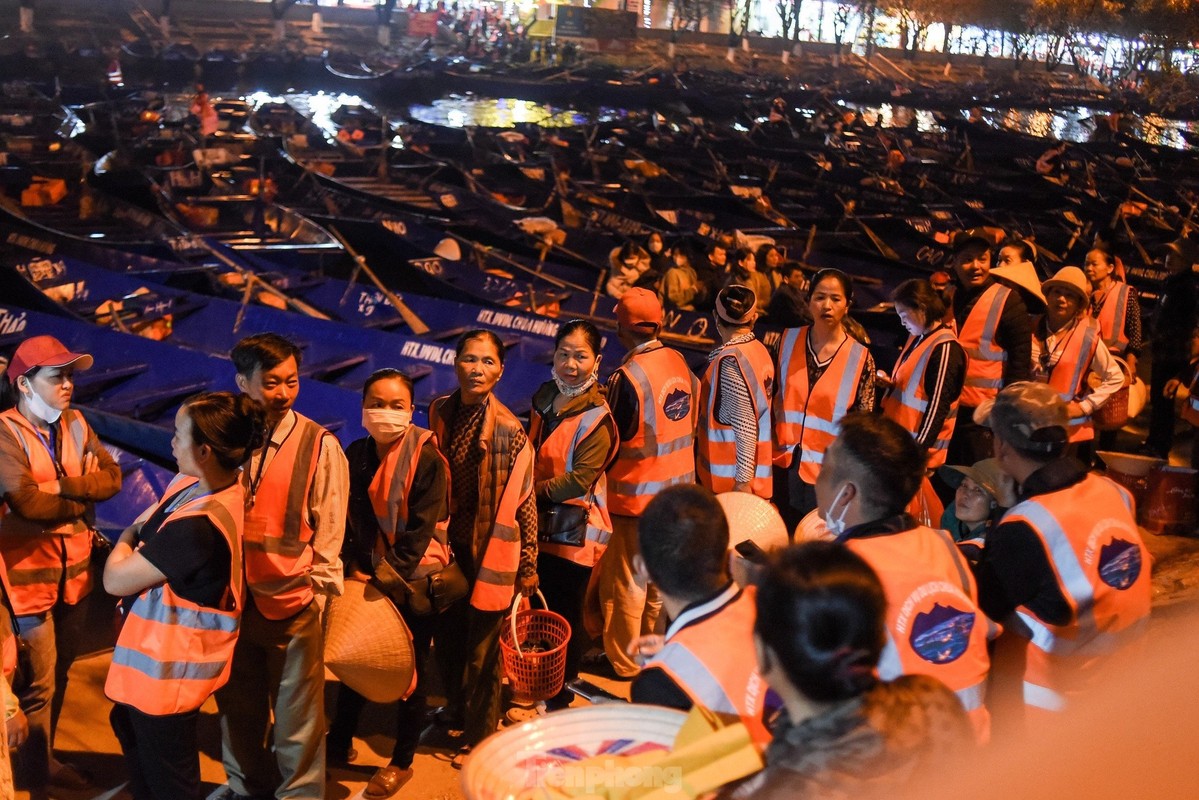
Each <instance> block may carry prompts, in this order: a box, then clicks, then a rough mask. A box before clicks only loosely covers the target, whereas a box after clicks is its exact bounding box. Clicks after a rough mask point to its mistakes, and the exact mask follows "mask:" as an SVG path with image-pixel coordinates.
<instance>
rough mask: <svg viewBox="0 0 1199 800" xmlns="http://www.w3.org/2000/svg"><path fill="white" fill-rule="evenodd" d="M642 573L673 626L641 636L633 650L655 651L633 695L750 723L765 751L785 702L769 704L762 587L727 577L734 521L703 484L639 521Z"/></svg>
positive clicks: (663, 497)
mask: <svg viewBox="0 0 1199 800" xmlns="http://www.w3.org/2000/svg"><path fill="white" fill-rule="evenodd" d="M638 534H639V537H638V538H639V543H640V546H641V552H640V553H639V554H638V555H635V556H633V563H634V564H635V566H636V569H637V570H638V572H641V573H642V574H643V575H644V576H645V577H646V578H647V579H649V580H651V581H653V582H654V583H655V584H656V585H657V586H658V589H659V591H660V592H661V593H662V607H663V608H664V609H665V610H666V613H667V614H668V615H669V616H670V619H671V620H672V621H671V623H670V627H669V628H667V629H666V638H665V641H662V639H661V637H653V636H647V637H642V639H640V640H639V641H638V642H637V643H636V644H635V645H634V648H635V653H638V654H641V653H653V655H652V657H651V658H650V659H649V660H648V661H647V662H646V664H645V668H644V669H643V670H642V671H641V674H640V675H638V676H637V677H636V678H635V679H634V680H633V685H632V692H631V699H632V701H633V702H634V703H649V704H653V705H661V706H668V707H671V708H680V709H683V710H687V709H690V708H691V707H692V706H694V705H699V706H702V707H703V708H706V709H708V710H709V711H712V712H714V713H716V714H717V715H719V716H722V717H725V718H727V719H729V720H731V721H740V722H744V723H745V725H746V727H747V728H748V729H749V732H750V736H751V737H752V738H753V740H754V742H755V743H756V744H757V745H758V746H759V748H764V747H765V746H766V745H767V744H769V742H770V731H769V728H768V727H767V721H768V717H769V715H770V714H771V713H772V711H774V710H776V709H777V708H778V707H779V706H780V705H781V701H780V700H779V699H778V697H777V695H772V699H771V702H769V703H768V702H767V692H768V691H769V687H767V685H766V682H765V681H764V680H763V679H762V675H761V673H760V671H759V669H758V662H757V658H756V657H755V656H754V655H753V654H754V642H753V638H754V620H755V619H756V616H757V613H756V609H755V606H754V589H753V587H747V588H745V589H742V588H740V587H738V586H737V584H736V583H735V582H734V581H733V579H732V576H731V575H730V574H729V560H728V550H729V524H728V519H727V518H726V517H725V515H724V510H723V509H722V508H721V506H720V503H719V502H717V500H716V496H715V495H714V494H712V493H711V492H710V491H708V490H707V489H705V488H703V487H702V486H696V485H693V484H692V485H687V484H684V485H680V486H672V487H671V488H669V489H666V490H665V491H663V492H662V493H661V494H659V495H657V496H656V497H655V498H654V499H653V500H651V501H650V503H649V505H648V506H646V509H645V513H643V514H642V515H641V522H640V524H639V525H638Z"/></svg>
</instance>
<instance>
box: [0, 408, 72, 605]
mask: <svg viewBox="0 0 1199 800" xmlns="http://www.w3.org/2000/svg"><path fill="white" fill-rule="evenodd" d="M0 421H3V423H4V424H3V426H2V427H0V431H6V432H7V433H8V434H9V435H11V436H12V437H13V438H15V439H16V440H17V442H18V443H19V444H20V445H21V449H22V450H24V452H25V456H26V458H28V460H29V474H30V477H31V478H32V480H33V482H34V483H44V482H45V481H52V480H56V479H57V478H58V477H59V475H58V470H57V469H56V468H55V465H54V458H53V456H52V455H51V453H50V451H49V450H48V444H47V443H43V441H42V440H41V437H40V435H39V433H38V431H37V429H36V428H34V427H33V424H32V423H31V422H29V420H27V419H25V417H23V416H21V413H20V412H19V411H18V410H17V409H16V408H10V409H8V410H7V411H5V412H3V413H2V414H0ZM55 425H56V426H57V429H58V449H59V465H60V466H61V467H62V470H63V474H65V475H67V476H70V477H79V476H80V475H82V474H83V454H84V447H85V446H86V444H87V440H88V437H89V435H90V433H91V429H90V428H88V425H87V421H86V420H84V418H83V415H82V414H80V413H79V412H78V411H76V410H75V409H71V408H68V409H67V410H66V411H64V412H63V413H62V417H60V418H59V420H58V422H57V423H55ZM0 435H2V434H0ZM89 506H90V504H89ZM91 552H92V535H91V532H90V530H89V528H88V524H87V521H86V520H84V519H83V518H82V517H77V518H75V519H71V520H67V521H65V522H61V523H58V524H56V525H46V524H45V523H43V522H39V521H37V520H30V519H25V518H24V517H22V516H21V515H20V514H18V513H17V512H16V511H15V510H13V509H11V508H9V509H7V510H6V511H5V512H4V513H3V514H0V556H2V557H3V559H4V564H5V566H6V568H7V571H8V580H9V583H10V584H11V586H12V594H11V596H10V599H11V600H12V605H13V610H14V611H15V612H16V613H17V615H18V616H21V615H25V614H40V613H42V612H43V611H49V610H50V609H51V608H53V606H54V604H55V603H56V602H58V601H59V600H61V601H62V602H64V603H69V604H74V603H77V602H79V601H80V600H81V599H83V598H84V597H86V596H87V594H88V593H89V592H90V591H91V589H92V575H91V571H90V570H89V569H88V566H89V564H90V558H91ZM60 587H61V592H60Z"/></svg>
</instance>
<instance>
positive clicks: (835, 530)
mask: <svg viewBox="0 0 1199 800" xmlns="http://www.w3.org/2000/svg"><path fill="white" fill-rule="evenodd" d="M845 488H846V487H844V486H842V487H841V489H840V490H839V491H838V492H837V496H836V497H834V498H833V502H832V503H830V504H829V510H828V511H825V512H824V514H823V516H824V526H825V527H826V528H828V531H829V533H831V534H832V535H833V536H840V535H841V534H843V533H845V528H846V525H845V515H846V514H848V513H849V503H846V504H845V507H844V508H842V509H841V515H840V516H839V517H837V518H836V519H834V518H833V515H832V509H834V508H836V507H837V501H839V500H840V499H841V495H842V494H843V493H844V492H845Z"/></svg>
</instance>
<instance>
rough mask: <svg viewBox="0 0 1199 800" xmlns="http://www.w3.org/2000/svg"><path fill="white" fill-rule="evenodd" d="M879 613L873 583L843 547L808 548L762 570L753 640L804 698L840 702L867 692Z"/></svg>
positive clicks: (877, 652)
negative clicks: (761, 646)
mask: <svg viewBox="0 0 1199 800" xmlns="http://www.w3.org/2000/svg"><path fill="white" fill-rule="evenodd" d="M886 608H887V598H886V595H885V594H884V593H883V587H882V584H881V583H880V581H879V579H878V575H877V574H875V572H874V570H872V569H871V568H870V565H869V564H867V563H866V561H865V560H863V559H862V557H861V556H859V555H857V554H856V553H854V552H853V551H852V550H850V549H849V548H848V547H846V546H845V545H843V544H837V543H835V542H808V543H806V544H801V545H797V546H795V547H789V548H787V549H785V550H782V551H781V552H779V553H777V554H776V555H775V556H774V557H773V558H772V559H771V561H770V562H769V563H768V565H767V567H766V569H765V571H764V572H763V574H762V576H761V579H760V581H759V584H758V593H757V620H756V621H755V623H754V633H755V635H756V636H757V638H758V640H759V641H760V642H761V643H762V644H763V645H765V646H766V648H768V650H769V657H771V658H776V659H778V668H779V669H780V670H782V672H783V674H784V675H786V676H787V680H789V681H790V682H791V683H792V684H794V685H795V688H797V689H799V691H800V692H802V693H803V694H804V695H805V696H807V697H808V698H810V699H812V700H816V701H818V702H835V701H839V700H847V699H849V698H851V697H856V696H858V695H860V694H862V693H863V692H865V691H867V690H868V689H870V687H872V686H873V685H874V684H875V681H876V678H875V677H874V668H875V666H876V665H877V664H878V659H879V657H880V656H881V655H882V652H883V647H884V645H885V644H886V629H885V627H884V626H885V624H886V623H885V615H886ZM763 666H765V665H763Z"/></svg>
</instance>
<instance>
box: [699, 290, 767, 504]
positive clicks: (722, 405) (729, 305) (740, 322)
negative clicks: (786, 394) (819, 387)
mask: <svg viewBox="0 0 1199 800" xmlns="http://www.w3.org/2000/svg"><path fill="white" fill-rule="evenodd" d="M757 302H758V300H757V296H756V295H755V294H754V292H753V290H752V289H750V288H749V287H747V286H741V285H734V286H726V287H725V288H723V289H721V290H720V294H718V295H717V296H716V310H715V317H716V330H717V332H718V333H719V334H720V341H721V345H720V347H717V348H716V349H715V350H713V351H712V352H711V354H710V355H709V356H708V368H707V370H705V371H704V376H703V381H702V384H701V386H700V391H699V427H698V430H697V438H698V446H697V448H696V464H695V473H696V478H697V481H698V482H699V483H700V485H702V486H705V487H707V488H708V489H710V490H711V491H712V492H714V493H716V494H719V493H721V492H751V493H753V494H756V495H758V496H759V497H764V498H766V499H767V500H769V499H770V494H771V479H770V395H771V393H772V391H773V388H774V364H773V363H771V360H770V353H769V351H767V350H766V348H765V346H763V345H762V343H761V342H759V341H758V340H757V339H755V338H754V331H753V325H754V320H755V319H756V318H757V311H756V308H757Z"/></svg>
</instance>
